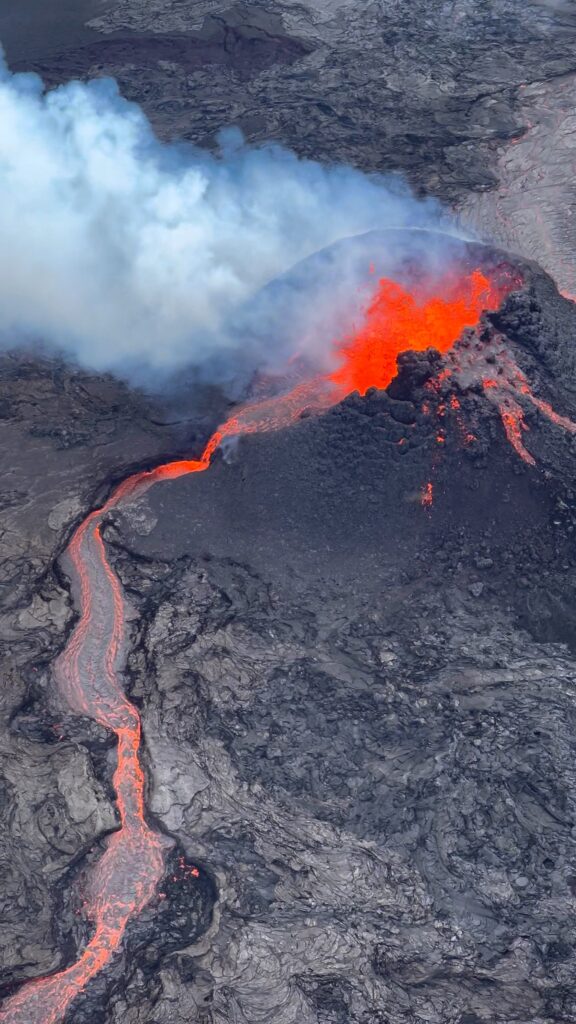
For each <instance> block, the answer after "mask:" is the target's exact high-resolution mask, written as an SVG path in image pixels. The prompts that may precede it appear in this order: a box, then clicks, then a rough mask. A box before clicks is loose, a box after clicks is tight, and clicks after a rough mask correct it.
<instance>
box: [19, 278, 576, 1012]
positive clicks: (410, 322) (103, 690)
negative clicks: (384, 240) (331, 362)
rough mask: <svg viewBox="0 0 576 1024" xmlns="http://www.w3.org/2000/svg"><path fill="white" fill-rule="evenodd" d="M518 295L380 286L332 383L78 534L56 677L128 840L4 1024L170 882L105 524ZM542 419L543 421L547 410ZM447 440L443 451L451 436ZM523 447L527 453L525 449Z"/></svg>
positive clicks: (291, 398)
mask: <svg viewBox="0 0 576 1024" xmlns="http://www.w3.org/2000/svg"><path fill="white" fill-rule="evenodd" d="M509 289H510V286H508V287H507V288H506V287H503V286H498V285H496V284H494V283H491V282H490V281H489V280H488V279H487V278H486V277H485V276H484V274H482V273H481V272H480V271H479V270H476V271H474V272H473V273H471V274H469V275H467V276H463V277H461V278H460V279H456V278H453V279H451V280H450V281H448V282H442V283H440V284H437V286H436V291H435V290H434V289H433V288H432V287H431V286H429V285H428V286H423V287H422V288H421V289H420V293H419V295H413V294H411V293H409V292H408V291H407V290H406V289H405V288H404V287H402V286H401V285H399V284H396V283H395V282H393V281H389V280H386V279H383V280H381V281H380V282H379V285H378V289H377V292H376V295H375V297H374V298H373V300H372V302H371V304H370V306H369V308H368V310H367V312H366V316H365V318H364V322H363V324H362V325H361V326H360V327H359V329H358V331H357V332H356V333H355V335H354V337H352V338H348V339H346V340H345V341H344V342H343V343H342V344H340V345H339V346H338V347H337V349H336V357H337V363H338V366H337V368H336V369H335V370H334V372H333V373H332V374H328V375H326V376H323V377H317V378H315V379H314V380H311V381H306V382H303V383H301V384H299V385H297V386H296V387H295V388H293V389H292V390H291V391H290V392H289V393H287V394H285V395H281V396H278V397H275V398H271V399H264V400H262V401H258V402H254V403H251V404H248V405H246V406H244V407H243V408H240V409H239V410H238V411H237V412H236V413H235V414H234V415H233V416H231V417H230V419H228V420H227V421H226V422H225V423H224V424H223V425H222V426H221V427H220V428H219V429H218V430H217V431H216V432H215V433H214V434H213V436H212V437H211V438H210V440H209V441H208V444H207V445H206V448H205V449H204V452H203V453H202V455H201V456H200V458H199V459H185V460H180V461H176V462H168V463H165V464H164V465H162V466H158V467H157V468H156V469H153V470H150V471H149V472H144V473H137V474H135V475H133V476H131V477H129V478H128V479H127V480H125V481H124V482H123V483H121V484H120V486H119V487H118V488H117V489H116V490H115V491H114V493H113V494H112V495H111V497H110V498H109V500H108V501H107V502H106V503H105V504H104V505H103V506H102V508H100V509H97V510H96V511H94V512H92V513H90V515H89V516H88V517H87V518H86V519H85V520H84V522H83V523H82V524H81V526H80V527H79V528H78V529H77V531H76V533H75V534H74V536H73V538H72V541H71V543H70V545H69V548H68V557H69V562H70V575H71V578H72V580H73V582H74V584H75V585H77V586H78V588H79V600H80V619H79V621H78V623H77V625H76V627H75V629H74V632H73V633H72V636H71V638H70V640H69V642H68V645H67V647H66V649H65V651H64V653H63V654H62V655H61V657H60V658H59V660H58V662H57V664H56V670H55V675H56V679H57V682H58V684H59V687H60V690H61V693H62V695H63V697H64V698H65V699H66V701H67V702H68V704H69V705H70V706H71V707H72V708H73V710H74V711H76V712H77V713H79V714H83V715H87V716H89V717H91V718H93V719H95V720H96V721H97V722H99V723H100V724H101V725H103V726H105V727H106V728H108V729H110V730H111V731H112V732H114V733H115V734H116V737H117V766H116V771H115V773H114V787H115V790H116V796H117V804H118V812H119V817H120V828H119V830H118V831H117V832H116V833H114V835H113V836H112V837H111V838H110V839H109V841H108V845H107V848H106V852H105V853H104V855H103V857H102V859H101V861H100V863H99V864H98V866H97V867H96V870H95V871H94V873H93V875H92V878H91V881H90V886H89V889H90V891H89V892H88V893H87V914H88V916H89V918H90V920H92V922H93V924H94V929H93V935H92V938H91V939H90V941H89V943H88V945H87V946H86V949H85V950H84V952H83V953H82V954H81V956H80V957H79V959H78V960H77V961H76V962H75V963H74V964H72V965H71V966H70V967H68V968H66V969H65V970H63V971H60V972H59V973H58V974H55V975H53V976H52V977H49V978H43V979H40V980H37V981H32V982H29V983H27V984H26V985H24V986H23V987H22V988H21V989H20V991H19V992H18V993H16V995H14V996H13V997H12V998H11V999H9V1000H8V1002H7V1004H6V1007H5V1009H4V1011H3V1013H2V1014H0V1020H1V1021H2V1022H3V1024H56V1022H57V1021H59V1020H61V1019H62V1017H63V1016H64V1015H65V1013H66V1011H67V1009H68V1007H69V1006H70V1003H71V1002H72V1000H73V999H74V998H75V996H76V995H77V994H78V993H79V992H80V991H81V990H82V989H84V987H85V986H86V984H87V982H88V981H89V980H90V979H91V978H92V977H94V975H95V974H96V973H98V972H99V971H101V970H102V969H103V968H104V967H105V966H106V965H107V964H108V963H109V962H110V960H111V958H112V956H113V955H114V953H115V951H116V950H117V949H118V948H119V946H120V945H121V942H122V939H123V936H124V933H125V929H126V925H127V923H128V921H129V920H130V918H131V917H132V916H133V915H134V914H137V913H139V911H140V910H141V909H142V908H143V907H144V906H145V904H146V903H147V902H149V901H150V899H151V898H152V897H153V895H154V893H155V892H156V889H157V884H158V882H159V880H160V878H161V876H162V871H163V848H164V847H165V845H166V840H164V839H162V838H161V837H160V835H159V834H158V833H156V832H155V831H154V830H153V829H151V828H150V826H149V825H148V823H147V822H146V817H145V805H144V786H145V781H144V774H143V771H142V767H141V764H140V742H141V727H140V717H139V714H138V711H137V709H136V708H135V707H134V706H133V705H132V704H131V703H130V701H128V700H127V698H126V697H125V695H124V693H123V690H122V685H121V681H120V676H119V673H120V671H121V668H122V654H123V652H122V647H123V642H124V632H125V621H126V615H127V608H126V604H125V601H124V597H123V594H122V589H121V586H120V583H119V580H118V578H117V576H116V574H115V573H114V571H113V569H112V567H111V565H110V563H109V562H108V560H107V557H106V549H105V546H104V542H103V540H102V536H101V526H102V522H103V520H104V517H105V516H106V515H107V514H108V513H109V512H110V511H111V510H112V509H114V508H116V507H118V506H121V505H122V504H123V503H124V502H127V501H130V500H132V499H134V498H135V497H136V496H138V495H139V494H141V493H143V491H145V490H146V489H147V488H148V487H150V486H152V485H153V484H155V483H157V482H159V481H161V480H169V479H174V478H176V477H179V476H182V475H184V474H187V473H200V472H203V471H205V470H206V469H208V467H209V466H210V462H211V459H212V456H213V454H214V452H215V451H216V449H217V448H218V446H219V445H220V444H221V442H222V441H223V440H224V438H226V437H229V436H234V435H240V434H251V433H256V432H258V431H265V430H274V429H278V428H280V427H284V426H286V425H288V424H289V423H291V422H292V421H294V420H295V419H297V418H298V417H299V416H300V415H301V413H302V412H303V411H304V410H305V409H310V410H314V411H320V410H322V409H325V408H327V407H328V406H330V405H332V404H334V403H335V402H337V401H340V400H341V399H342V398H343V397H344V396H345V395H347V394H349V393H350V392H352V391H354V390H358V391H360V393H361V394H365V392H366V391H367V390H368V388H370V387H377V388H384V387H386V386H387V385H388V384H389V383H390V382H391V380H392V379H393V377H394V375H395V373H396V359H397V356H398V355H399V353H400V352H403V351H405V350H407V349H417V350H423V349H427V348H430V347H433V348H437V349H438V350H439V351H440V352H446V351H447V350H448V349H449V348H450V347H451V346H452V345H453V344H454V342H455V341H456V340H457V339H458V338H459V336H460V334H461V333H462V331H463V329H464V328H465V327H471V326H473V325H474V324H476V323H477V321H478V319H479V317H480V315H481V312H482V310H483V309H487V308H491V309H494V308H496V307H497V306H498V305H499V304H500V303H501V301H502V298H503V297H504V295H505V294H506V291H507V290H509ZM520 384H521V382H518V386H519V387H520ZM520 390H522V388H521V387H520ZM537 404H538V403H537ZM539 407H540V408H542V409H544V403H539ZM544 411H545V410H544ZM547 415H551V411H548V412H547ZM575 429H576V428H575ZM510 430H512V428H510ZM509 436H514V437H515V435H511V434H509ZM440 438H441V439H442V441H443V440H444V435H443V433H442V434H441V435H439V440H440ZM516 441H517V444H516V445H515V446H516V447H517V450H520V447H521V442H519V441H518V439H517V438H516ZM513 443H514V442H513ZM421 501H422V504H423V505H424V506H425V507H430V506H431V504H432V501H433V485H432V482H429V483H427V484H426V485H425V487H424V489H423V492H422V495H421Z"/></svg>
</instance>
